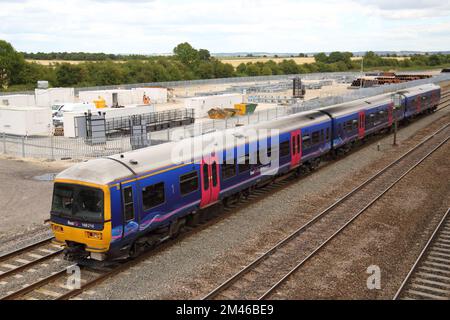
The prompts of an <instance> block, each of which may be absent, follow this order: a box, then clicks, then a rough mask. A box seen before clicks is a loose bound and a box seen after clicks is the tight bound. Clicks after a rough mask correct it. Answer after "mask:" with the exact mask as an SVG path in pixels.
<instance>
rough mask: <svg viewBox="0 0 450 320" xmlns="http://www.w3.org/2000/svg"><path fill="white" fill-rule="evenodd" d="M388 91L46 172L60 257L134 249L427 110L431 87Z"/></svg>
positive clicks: (110, 255)
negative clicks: (52, 175) (51, 185)
mask: <svg viewBox="0 0 450 320" xmlns="http://www.w3.org/2000/svg"><path fill="white" fill-rule="evenodd" d="M395 96H396V97H398V98H397V101H396V103H395V104H394V101H395V99H394V98H393V96H392V94H383V95H378V96H374V97H370V98H366V99H360V100H356V101H351V102H346V103H342V104H338V105H333V106H329V107H324V108H319V109H315V110H312V111H305V112H300V113H295V114H292V115H289V116H285V117H282V118H278V119H276V120H272V121H265V122H261V123H258V124H254V125H248V126H243V127H236V128H231V129H227V130H224V131H222V132H212V133H208V134H205V135H201V136H196V137H192V138H187V139H184V140H182V141H174V142H169V143H165V144H160V145H155V146H150V147H147V148H143V149H139V150H134V151H130V152H125V153H122V154H117V155H114V156H110V157H104V158H98V159H94V160H89V161H86V162H82V163H79V164H76V165H74V166H72V167H70V168H68V169H67V170H65V171H63V172H61V173H60V174H58V175H57V176H56V177H55V180H54V190H53V199H52V208H51V212H50V224H51V230H52V232H53V235H54V240H53V242H54V243H55V244H58V245H61V246H63V247H64V252H65V255H66V258H67V259H69V260H77V261H81V260H82V261H92V262H97V261H104V262H106V261H111V260H113V261H114V260H117V259H126V258H130V257H136V256H138V255H139V254H141V252H143V251H145V250H147V249H148V248H151V247H154V246H155V245H157V244H158V243H161V242H162V241H165V240H167V239H170V238H173V237H176V236H177V235H178V234H179V233H180V230H182V228H183V227H185V226H186V225H189V226H193V225H196V224H197V223H198V222H199V220H200V219H202V217H204V216H205V214H207V213H208V212H211V211H215V210H220V209H219V208H223V206H226V205H228V204H229V203H231V202H234V201H238V200H239V199H240V198H241V197H246V196H248V195H249V194H251V193H252V192H253V191H254V190H255V189H257V188H260V187H262V186H265V185H267V184H269V183H271V182H273V181H275V179H278V178H279V177H281V176H286V175H288V174H299V175H301V174H302V173H303V172H309V171H311V170H314V169H316V168H318V167H319V165H320V163H321V161H323V160H324V159H326V158H327V157H336V156H340V155H343V154H346V153H347V152H349V151H350V150H351V149H352V148H353V147H354V146H355V145H358V144H361V143H363V142H364V141H365V140H366V139H367V138H368V137H369V136H371V135H375V134H380V133H383V132H387V131H390V130H391V129H392V127H393V126H394V123H397V121H398V122H408V121H410V120H411V119H413V118H414V117H417V116H418V115H420V114H424V113H431V112H433V111H435V110H436V109H437V106H438V105H439V103H440V98H441V89H440V87H439V86H437V85H434V84H427V85H422V86H417V87H412V88H409V89H405V90H401V91H398V92H396V94H395ZM249 132H251V133H249ZM254 132H259V133H261V134H259V135H255V134H253V133H254ZM224 135H226V137H228V138H229V137H231V139H222V138H223V136H224ZM220 139H222V140H220ZM218 141H219V142H218ZM220 141H221V142H220ZM174 150H175V151H174ZM183 150H187V151H186V152H182V151H183ZM174 154H175V156H174ZM269 157H270V159H271V161H270V162H269V163H268V162H267V161H266V160H267V159H264V158H269ZM273 163H275V164H276V165H273Z"/></svg>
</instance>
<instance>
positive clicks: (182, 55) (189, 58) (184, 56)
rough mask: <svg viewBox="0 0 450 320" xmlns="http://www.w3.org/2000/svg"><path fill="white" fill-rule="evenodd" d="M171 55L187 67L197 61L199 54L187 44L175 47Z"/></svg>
mask: <svg viewBox="0 0 450 320" xmlns="http://www.w3.org/2000/svg"><path fill="white" fill-rule="evenodd" d="M173 53H174V54H175V57H176V58H177V59H178V60H180V61H181V62H182V63H183V64H185V65H187V66H192V64H193V63H194V62H196V61H197V60H198V59H199V52H198V51H197V50H195V49H194V48H193V47H192V46H191V45H190V44H189V43H187V42H184V43H180V44H179V45H177V46H176V47H175V48H174V49H173ZM203 54H204V53H203Z"/></svg>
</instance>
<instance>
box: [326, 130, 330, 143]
mask: <svg viewBox="0 0 450 320" xmlns="http://www.w3.org/2000/svg"><path fill="white" fill-rule="evenodd" d="M326 139H327V140H326V141H330V128H327V135H326Z"/></svg>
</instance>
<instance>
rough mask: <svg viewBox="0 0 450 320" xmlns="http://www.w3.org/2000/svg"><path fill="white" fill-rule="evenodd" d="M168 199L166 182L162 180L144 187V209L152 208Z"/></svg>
mask: <svg viewBox="0 0 450 320" xmlns="http://www.w3.org/2000/svg"><path fill="white" fill-rule="evenodd" d="M165 201H166V197H165V192H164V182H160V183H157V184H154V185H151V186H148V187H145V188H143V189H142V203H143V207H144V210H150V209H152V208H154V207H157V206H159V205H161V204H163V203H164V202H165Z"/></svg>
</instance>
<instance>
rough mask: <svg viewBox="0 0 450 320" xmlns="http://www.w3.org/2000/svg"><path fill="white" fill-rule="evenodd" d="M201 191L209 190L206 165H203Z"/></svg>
mask: <svg viewBox="0 0 450 320" xmlns="http://www.w3.org/2000/svg"><path fill="white" fill-rule="evenodd" d="M203 189H205V190H208V189H209V171H208V165H207V164H206V163H204V164H203Z"/></svg>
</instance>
